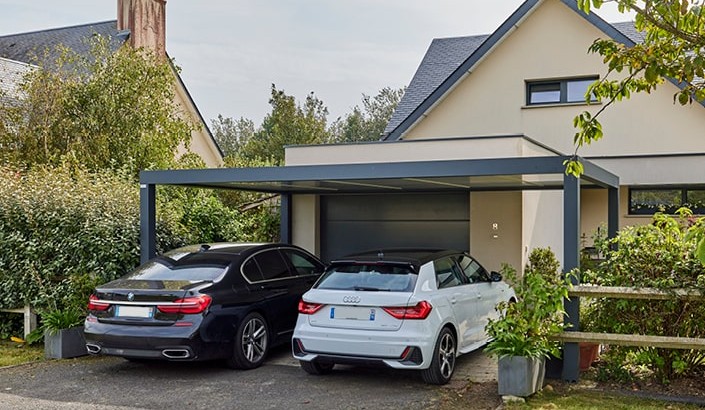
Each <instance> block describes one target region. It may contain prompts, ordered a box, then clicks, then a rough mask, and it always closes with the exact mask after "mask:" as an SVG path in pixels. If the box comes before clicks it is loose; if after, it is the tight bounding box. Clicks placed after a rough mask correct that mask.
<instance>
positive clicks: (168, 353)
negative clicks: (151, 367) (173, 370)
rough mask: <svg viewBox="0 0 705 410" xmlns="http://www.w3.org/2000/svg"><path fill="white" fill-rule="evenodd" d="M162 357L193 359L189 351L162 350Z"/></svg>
mask: <svg viewBox="0 0 705 410" xmlns="http://www.w3.org/2000/svg"><path fill="white" fill-rule="evenodd" d="M162 356H164V357H166V358H167V359H188V358H189V357H191V352H189V351H188V350H187V349H164V350H162Z"/></svg>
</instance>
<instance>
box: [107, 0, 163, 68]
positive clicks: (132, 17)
mask: <svg viewBox="0 0 705 410" xmlns="http://www.w3.org/2000/svg"><path fill="white" fill-rule="evenodd" d="M117 4H118V9H117V29H118V30H130V37H129V43H130V45H131V46H132V47H134V48H140V47H144V48H146V49H149V50H153V51H154V52H156V53H157V55H159V56H166V0H118V3H117Z"/></svg>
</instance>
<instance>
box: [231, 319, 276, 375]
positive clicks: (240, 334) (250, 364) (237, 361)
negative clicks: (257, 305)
mask: <svg viewBox="0 0 705 410" xmlns="http://www.w3.org/2000/svg"><path fill="white" fill-rule="evenodd" d="M268 349H269V331H268V329H267V322H266V321H265V320H264V318H263V317H262V315H260V314H259V313H250V314H249V315H247V316H245V318H244V319H243V320H242V322H240V326H239V327H238V329H237V332H236V334H235V346H234V349H233V355H232V357H231V358H230V359H228V365H230V366H231V367H234V368H238V369H254V368H255V367H259V366H260V365H261V364H262V362H263V361H264V358H265V356H266V355H267V351H268Z"/></svg>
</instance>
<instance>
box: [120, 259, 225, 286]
mask: <svg viewBox="0 0 705 410" xmlns="http://www.w3.org/2000/svg"><path fill="white" fill-rule="evenodd" d="M228 263H229V261H227V260H223V259H217V258H190V260H184V259H181V260H179V261H178V262H177V261H171V260H169V258H157V259H154V260H151V261H149V262H147V263H145V264H144V265H141V266H140V267H138V268H137V269H135V270H134V271H132V273H130V274H129V275H127V276H126V277H125V279H135V280H185V281H190V282H201V281H215V280H216V279H218V278H219V277H220V276H222V275H223V273H225V270H226V269H227V267H228Z"/></svg>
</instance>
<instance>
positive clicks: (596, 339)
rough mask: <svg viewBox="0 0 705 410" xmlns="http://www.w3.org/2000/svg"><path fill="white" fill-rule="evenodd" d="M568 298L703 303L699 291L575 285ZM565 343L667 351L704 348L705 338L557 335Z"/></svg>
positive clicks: (573, 333) (610, 334)
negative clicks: (636, 347)
mask: <svg viewBox="0 0 705 410" xmlns="http://www.w3.org/2000/svg"><path fill="white" fill-rule="evenodd" d="M568 295H569V296H570V297H593V298H616V299H647V300H669V299H682V300H705V294H704V293H703V292H702V291H701V290H699V289H668V290H664V289H655V288H634V287H617V286H591V285H577V286H574V287H573V289H571V290H570V291H569V292H568ZM556 340H560V341H562V342H564V343H578V342H590V343H598V344H606V345H610V344H613V345H621V346H646V347H662V348H666V349H705V339H703V338H692V337H676V336H652V335H630V334H619V333H595V332H578V331H566V332H562V333H561V334H559V335H558V336H556Z"/></svg>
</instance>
